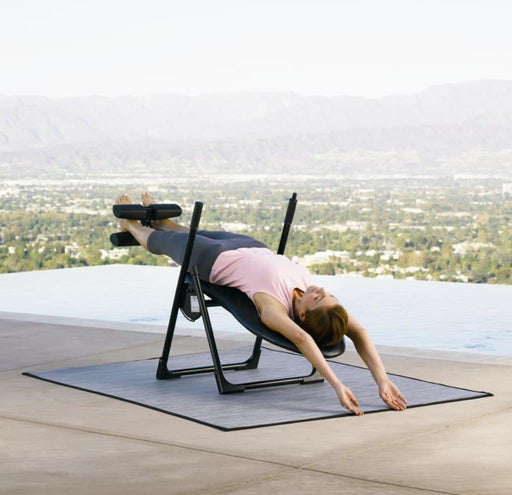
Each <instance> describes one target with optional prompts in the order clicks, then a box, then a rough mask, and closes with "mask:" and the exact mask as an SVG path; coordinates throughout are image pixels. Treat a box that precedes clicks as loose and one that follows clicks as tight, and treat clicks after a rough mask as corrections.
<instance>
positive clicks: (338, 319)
mask: <svg viewBox="0 0 512 495" xmlns="http://www.w3.org/2000/svg"><path fill="white" fill-rule="evenodd" d="M153 203H156V201H155V200H154V198H153V197H152V196H151V195H150V194H149V193H148V192H145V193H143V194H142V204H143V205H144V206H149V205H151V204H153ZM116 204H132V201H131V200H130V198H129V197H128V196H127V195H126V194H123V195H122V196H120V197H119V198H118V200H117V201H116ZM120 227H121V229H122V230H124V231H128V232H130V233H131V234H132V235H133V237H135V238H136V239H137V241H138V242H139V243H140V245H141V246H143V247H144V248H145V249H147V250H148V251H150V252H151V253H154V254H165V255H167V256H170V257H171V258H172V259H173V260H174V261H176V262H177V263H178V264H181V262H182V261H183V257H184V253H185V247H186V243H187V239H188V231H189V229H188V227H184V226H182V225H178V224H177V223H175V222H173V221H172V220H170V219H166V220H160V221H159V222H157V224H155V227H156V228H150V227H144V226H142V225H141V224H140V223H139V222H137V221H136V220H127V219H121V220H120ZM194 264H195V265H196V266H197V268H198V272H199V277H200V278H201V280H204V281H207V282H210V283H213V284H219V285H230V286H232V287H237V288H238V289H240V290H242V291H243V292H245V293H246V294H247V295H248V296H249V297H250V298H251V300H252V301H253V302H254V305H255V306H256V308H257V310H258V313H259V315H260V317H261V320H262V321H263V323H264V324H265V325H266V326H268V327H269V328H270V329H272V330H275V331H276V332H279V333H281V334H282V335H284V336H285V337H286V338H288V339H289V340H290V341H292V342H293V343H294V344H295V345H296V346H297V348H298V349H299V350H300V351H301V353H302V354H303V355H304V356H305V357H306V359H307V360H308V361H309V362H310V363H311V364H312V365H313V366H314V367H315V368H316V369H317V370H318V371H319V372H320V373H321V375H322V376H323V377H324V378H325V379H326V380H327V381H328V382H329V383H330V385H331V386H332V387H333V388H334V390H335V391H336V394H337V396H338V398H339V401H340V404H341V405H342V406H343V407H346V408H347V409H348V410H349V411H351V412H353V413H354V414H357V415H362V414H363V411H362V410H360V409H359V408H358V407H357V406H359V402H358V401H357V399H356V398H355V397H354V395H353V394H352V392H351V390H350V389H349V388H348V387H347V386H346V385H344V384H342V383H341V382H340V380H339V379H338V377H337V376H336V375H335V374H334V372H333V371H332V369H331V368H330V366H329V364H328V363H327V361H326V360H325V358H324V357H323V355H322V352H321V351H320V349H319V348H318V344H320V345H329V344H334V343H338V342H340V341H341V339H342V338H343V336H344V335H347V336H348V337H349V338H350V339H351V340H352V341H353V342H354V345H355V348H356V350H357V352H358V353H359V355H360V356H361V358H362V359H363V361H364V362H365V363H366V365H367V366H368V368H369V369H370V371H371V373H372V376H373V378H374V380H375V381H376V383H377V385H378V387H379V395H380V397H381V399H382V400H383V401H384V402H385V403H386V404H387V405H388V406H389V407H391V408H393V409H396V410H398V411H402V410H404V409H405V408H406V405H407V401H406V399H405V398H404V397H403V396H402V394H401V393H400V390H398V387H396V385H395V384H394V383H392V382H391V380H390V379H389V378H388V376H387V374H386V371H385V369H384V365H383V364H382V361H381V359H380V356H379V354H378V353H377V349H376V348H375V346H374V345H373V342H372V341H371V340H370V337H369V336H368V334H367V332H366V330H365V329H364V328H363V327H362V326H361V325H360V324H359V323H358V322H357V321H356V320H355V318H354V317H353V316H352V315H351V314H349V313H348V312H347V311H346V310H345V308H343V306H342V305H341V304H340V303H339V302H338V300H337V298H336V297H335V296H333V295H332V294H330V293H329V292H327V291H325V290H324V289H323V288H322V287H318V286H316V285H313V279H312V277H311V274H310V273H309V271H308V270H307V269H306V268H305V267H303V266H301V265H298V264H296V263H293V262H292V261H290V260H289V259H288V258H287V257H286V256H283V255H277V254H275V253H273V252H272V251H271V250H270V249H269V248H268V246H266V245H265V244H264V243H262V242H260V241H257V240H256V239H253V238H252V237H249V236H245V235H241V234H235V233H232V232H224V231H208V230H197V232H196V238H195V242H194V248H193V250H192V254H191V259H190V265H191V266H192V265H194Z"/></svg>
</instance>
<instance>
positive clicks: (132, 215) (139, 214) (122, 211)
mask: <svg viewBox="0 0 512 495" xmlns="http://www.w3.org/2000/svg"><path fill="white" fill-rule="evenodd" d="M113 211H114V216H116V217H117V218H128V219H129V220H144V219H145V218H146V208H144V206H142V205H114V208H113Z"/></svg>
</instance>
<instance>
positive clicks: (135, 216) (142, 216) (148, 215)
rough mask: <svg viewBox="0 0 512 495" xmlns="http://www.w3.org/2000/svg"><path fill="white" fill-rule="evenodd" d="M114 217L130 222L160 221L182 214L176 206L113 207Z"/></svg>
mask: <svg viewBox="0 0 512 495" xmlns="http://www.w3.org/2000/svg"><path fill="white" fill-rule="evenodd" d="M113 211H114V215H115V216H116V217H117V218H128V219H130V220H162V219H163V218H174V217H179V216H180V215H181V213H182V211H181V208H180V206H179V205H176V204H164V203H162V204H153V205H149V206H142V205H114V207H113Z"/></svg>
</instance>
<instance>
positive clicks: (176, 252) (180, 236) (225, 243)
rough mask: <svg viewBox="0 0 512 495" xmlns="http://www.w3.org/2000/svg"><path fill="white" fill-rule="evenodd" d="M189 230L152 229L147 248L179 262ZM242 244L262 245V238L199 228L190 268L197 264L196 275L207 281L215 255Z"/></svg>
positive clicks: (244, 245) (182, 255) (250, 245)
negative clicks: (258, 239) (257, 238)
mask: <svg viewBox="0 0 512 495" xmlns="http://www.w3.org/2000/svg"><path fill="white" fill-rule="evenodd" d="M187 239H188V232H181V231H178V230H165V231H164V230H155V232H152V233H151V234H150V236H149V237H148V241H147V244H148V251H150V252H151V253H153V254H165V255H167V256H169V257H171V258H172V259H173V260H174V261H175V262H176V263H178V265H181V264H182V263H183V258H184V256H185V248H186V246H187ZM241 247H265V248H268V246H267V245H266V244H264V243H263V242H260V241H257V240H256V239H254V238H252V237H250V236H248V235H242V234H235V233H233V232H225V231H223V230H198V231H196V238H195V240H194V247H193V248H192V254H191V256H190V263H189V271H190V270H191V268H192V267H193V266H194V265H196V266H197V271H198V273H199V278H200V279H201V280H204V281H205V282H208V281H209V276H210V271H211V269H212V266H213V264H214V263H215V260H216V259H217V256H219V254H220V253H222V252H224V251H230V250H232V249H238V248H241Z"/></svg>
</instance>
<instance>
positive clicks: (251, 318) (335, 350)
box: [185, 274, 345, 358]
mask: <svg viewBox="0 0 512 495" xmlns="http://www.w3.org/2000/svg"><path fill="white" fill-rule="evenodd" d="M185 281H186V283H187V284H192V286H193V281H192V277H191V276H190V274H187V276H186V279H185ZM201 287H202V289H203V292H204V293H205V294H206V295H207V296H208V297H210V298H211V299H212V300H213V301H216V302H218V303H219V304H220V305H221V306H222V307H223V308H224V309H226V310H227V311H229V312H230V313H231V314H232V315H233V316H234V317H235V318H236V319H237V320H238V321H239V322H240V323H241V324H242V325H243V326H244V327H245V328H247V329H248V330H249V331H251V332H252V333H254V334H255V335H258V336H260V337H262V338H264V339H265V340H267V341H268V342H271V343H272V344H275V345H277V346H279V347H283V348H284V349H288V350H289V351H293V352H296V353H298V354H300V353H301V352H300V350H299V349H298V348H297V346H296V345H295V344H294V343H293V342H291V341H290V340H288V339H287V338H286V337H285V336H284V335H281V334H280V333H279V332H276V331H274V330H272V329H271V328H269V327H267V326H266V325H265V324H264V323H263V322H262V321H261V319H260V315H259V314H258V310H257V309H256V306H255V305H254V303H253V302H252V301H251V299H250V298H249V296H248V295H247V294H245V293H244V292H242V291H241V290H238V289H236V288H235V287H228V286H226V285H216V284H210V283H208V282H204V281H201ZM320 350H321V351H322V354H323V355H324V357H326V358H331V357H336V356H339V355H340V354H343V352H345V340H344V339H342V340H341V342H339V343H338V344H336V345H332V346H323V347H320Z"/></svg>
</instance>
